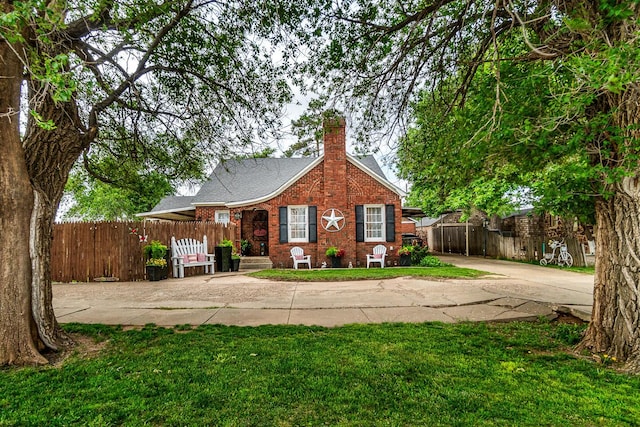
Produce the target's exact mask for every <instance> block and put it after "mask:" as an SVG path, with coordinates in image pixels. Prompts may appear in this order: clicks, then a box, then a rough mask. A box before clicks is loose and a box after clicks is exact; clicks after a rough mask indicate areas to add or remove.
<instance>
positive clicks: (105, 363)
mask: <svg viewBox="0 0 640 427" xmlns="http://www.w3.org/2000/svg"><path fill="white" fill-rule="evenodd" d="M64 328H65V329H66V330H67V331H68V332H73V333H74V334H75V336H76V337H78V336H85V337H86V336H89V337H90V338H91V339H92V340H97V341H102V342H103V344H104V348H103V349H102V350H100V351H98V352H96V353H94V354H90V355H87V353H86V352H85V351H80V350H79V351H78V352H76V354H75V355H73V356H71V357H70V358H69V359H67V360H66V361H64V362H63V363H62V364H61V365H60V366H57V367H42V368H24V369H7V368H5V369H0V425H1V426H14V425H20V426H41V425H50V426H62V425H65V426H68V425H82V426H85V425H86V426H115V425H127V426H143V425H165V426H172V425H176V426H177V425H192V426H210V425H225V426H250V425H255V426H258V425H260V426H262V425H265V426H266V425H269V426H271V425H274V426H275V425H277V426H294V425H341V426H351V425H359V426H365V425H366V426H369V425H393V426H399V425H402V426H425V425H428V426H438V425H440V426H451V425H459V426H481V425H490V426H515V425H519V426H521V425H529V426H534V425H535V426H537V425H547V426H567V425H570V426H600V425H602V426H614V425H615V426H620V425H638V424H640V393H638V392H637V390H638V389H640V377H638V376H629V375H625V374H621V373H618V372H616V371H615V370H614V369H612V366H613V365H612V366H608V367H606V366H604V365H601V364H598V363H596V362H594V360H593V359H592V358H590V357H575V356H574V355H572V354H571V350H570V349H571V345H573V344H575V343H576V342H577V340H578V339H579V337H580V334H581V332H582V330H583V329H584V326H583V325H571V324H555V323H549V322H540V323H509V324H486V323H473V324H471V323H462V324H441V323H424V324H380V325H347V326H344V327H339V328H331V329H328V328H321V327H305V326H261V327H256V328H251V327H242V328H240V327H228V326H219V325H208V326H202V327H198V328H196V329H193V330H191V328H190V327H188V326H186V325H183V326H182V327H179V328H178V327H177V328H175V329H165V328H158V327H155V326H153V325H148V326H146V327H144V328H142V329H140V330H128V331H123V330H121V329H119V328H112V327H104V326H99V325H94V326H91V325H65V326H64Z"/></svg>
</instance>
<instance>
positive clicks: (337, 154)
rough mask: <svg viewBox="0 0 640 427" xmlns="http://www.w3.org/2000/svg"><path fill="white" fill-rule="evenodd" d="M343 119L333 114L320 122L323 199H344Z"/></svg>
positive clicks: (344, 153) (344, 141)
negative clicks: (322, 159) (322, 133)
mask: <svg viewBox="0 0 640 427" xmlns="http://www.w3.org/2000/svg"><path fill="white" fill-rule="evenodd" d="M345 126H346V123H345V120H344V118H342V117H338V116H334V117H330V118H326V119H325V120H324V123H323V124H322V127H323V131H324V190H325V200H326V201H327V202H329V203H331V200H334V201H335V198H336V197H339V198H340V199H344V196H345V195H346V193H347V152H346V145H347V144H346V138H345Z"/></svg>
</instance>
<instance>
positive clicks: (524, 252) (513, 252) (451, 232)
mask: <svg viewBox="0 0 640 427" xmlns="http://www.w3.org/2000/svg"><path fill="white" fill-rule="evenodd" d="M466 231H467V227H466V225H465V224H460V225H457V224H456V225H447V226H445V227H435V228H434V229H433V232H432V233H431V234H430V236H429V247H430V248H431V250H432V251H435V252H441V253H454V254H466V248H467V236H466ZM566 243H567V250H568V251H569V253H570V254H571V255H572V256H573V265H575V266H576V267H583V266H585V265H587V262H586V259H585V255H584V251H583V248H582V245H581V244H580V243H579V242H578V241H577V240H576V239H572V238H567V239H566ZM543 244H544V245H545V250H546V252H551V251H552V249H551V248H550V247H549V245H548V239H545V238H544V237H542V236H539V237H517V236H515V237H514V236H508V235H502V234H500V233H498V232H496V231H489V230H488V229H486V228H483V227H480V226H477V225H469V255H486V256H488V257H491V258H506V259H518V260H525V261H537V260H539V259H540V258H542V256H543V255H542V254H543V249H542V248H543Z"/></svg>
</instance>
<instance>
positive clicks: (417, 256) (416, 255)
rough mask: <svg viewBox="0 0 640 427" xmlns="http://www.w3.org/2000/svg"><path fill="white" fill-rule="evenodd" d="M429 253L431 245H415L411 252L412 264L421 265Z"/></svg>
mask: <svg viewBox="0 0 640 427" xmlns="http://www.w3.org/2000/svg"><path fill="white" fill-rule="evenodd" d="M428 255H429V247H428V246H415V247H414V249H413V252H412V253H411V264H413V265H420V261H422V258H424V257H426V256H428Z"/></svg>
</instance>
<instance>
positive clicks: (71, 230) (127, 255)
mask: <svg viewBox="0 0 640 427" xmlns="http://www.w3.org/2000/svg"><path fill="white" fill-rule="evenodd" d="M205 235H206V236H207V240H208V242H209V248H208V250H209V252H210V253H213V249H214V246H215V245H217V244H218V243H220V241H222V239H223V238H226V239H231V240H233V239H234V236H235V225H234V224H229V225H225V224H219V223H214V222H203V221H180V222H157V221H143V222H140V221H130V222H69V223H62V224H55V226H54V228H53V244H52V248H51V276H52V277H51V278H52V280H53V281H56V282H73V281H79V282H86V281H93V280H95V279H96V278H103V277H104V278H117V280H119V281H124V282H129V281H136V280H145V278H146V277H145V260H144V259H143V255H142V248H143V247H144V246H145V245H146V244H147V242H151V241H152V240H159V241H160V242H162V243H163V244H165V245H167V246H168V247H169V250H171V248H170V246H171V236H175V237H176V239H182V238H187V237H189V238H193V239H197V240H202V236H205ZM142 236H146V242H141V237H142ZM236 246H237V244H236ZM238 249H239V248H238ZM189 270H190V271H189V272H188V273H187V274H186V275H187V276H189V275H193V274H202V273H203V271H202V270H203V269H202V267H197V268H191V269H189ZM169 275H170V277H171V276H172V271H171V267H169Z"/></svg>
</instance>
